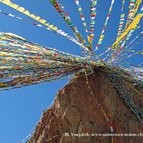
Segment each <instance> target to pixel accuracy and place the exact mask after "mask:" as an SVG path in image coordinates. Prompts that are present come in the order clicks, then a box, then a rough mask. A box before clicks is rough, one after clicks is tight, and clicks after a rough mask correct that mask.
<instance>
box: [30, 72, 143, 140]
mask: <svg viewBox="0 0 143 143" xmlns="http://www.w3.org/2000/svg"><path fill="white" fill-rule="evenodd" d="M87 78H88V82H87ZM87 78H86V76H85V74H84V73H81V74H79V75H78V76H76V77H75V78H73V79H72V80H71V81H70V83H69V84H68V85H66V86H65V87H64V88H63V89H62V90H60V91H59V93H58V94H57V96H56V98H55V101H54V104H53V105H52V106H51V107H50V108H49V109H48V110H46V111H44V113H43V116H42V118H41V120H40V121H39V123H38V125H37V127H36V130H35V132H34V134H33V135H32V137H31V139H30V140H29V141H28V143H143V136H142V137H141V136H139V137H133V136H132V137H122V136H120V137H110V136H105V137H104V136H101V137H96V136H94V135H92V134H99V133H100V134H105V133H111V131H112V130H113V133H118V134H125V133H132V134H138V133H142V134H143V123H141V121H139V120H138V119H137V117H136V116H135V115H134V113H133V112H132V111H131V110H130V108H129V107H128V106H127V105H126V104H125V103H124V101H123V100H122V99H121V97H120V95H119V93H118V92H117V90H116V88H115V87H114V85H113V83H112V82H111V81H110V79H109V78H108V77H107V76H105V75H104V73H102V72H98V71H97V72H95V73H93V74H90V75H88V77H87ZM119 84H120V83H119ZM122 85H123V87H124V88H125V89H126V91H127V92H129V93H131V94H130V95H128V96H130V98H131V100H132V101H133V102H134V103H135V105H136V106H137V107H138V108H139V109H140V110H141V111H143V93H141V92H138V91H139V89H136V90H134V89H133V88H132V87H131V86H129V84H128V83H127V82H123V81H122ZM139 93H140V94H139ZM73 134H74V135H73ZM75 134H78V135H81V137H77V136H76V135H75ZM82 135H84V136H82Z"/></svg>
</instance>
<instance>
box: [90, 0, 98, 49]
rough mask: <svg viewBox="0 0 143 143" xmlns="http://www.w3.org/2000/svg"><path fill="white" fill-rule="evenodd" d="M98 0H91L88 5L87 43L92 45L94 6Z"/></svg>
mask: <svg viewBox="0 0 143 143" xmlns="http://www.w3.org/2000/svg"><path fill="white" fill-rule="evenodd" d="M97 2H98V0H91V7H90V31H89V36H88V42H89V45H90V46H91V47H92V42H93V38H94V28H95V18H96V6H97Z"/></svg>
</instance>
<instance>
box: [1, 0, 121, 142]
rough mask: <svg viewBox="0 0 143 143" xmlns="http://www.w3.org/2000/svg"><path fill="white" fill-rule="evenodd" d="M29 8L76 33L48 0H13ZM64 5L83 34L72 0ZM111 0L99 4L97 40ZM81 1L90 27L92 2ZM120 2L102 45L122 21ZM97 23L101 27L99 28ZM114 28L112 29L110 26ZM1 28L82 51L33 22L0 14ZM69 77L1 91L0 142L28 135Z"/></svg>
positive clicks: (60, 47) (17, 13)
mask: <svg viewBox="0 0 143 143" xmlns="http://www.w3.org/2000/svg"><path fill="white" fill-rule="evenodd" d="M12 2H15V3H17V4H19V5H21V6H23V7H25V8H26V9H28V10H29V11H31V13H35V14H37V15H39V16H40V17H42V18H44V19H46V20H47V21H48V22H50V23H52V24H54V25H57V26H58V27H59V28H60V29H62V30H64V31H65V32H67V33H69V34H70V35H72V36H74V35H73V33H72V31H71V29H70V28H69V27H68V26H67V25H66V23H65V22H64V20H63V19H62V18H61V17H60V15H59V14H58V13H57V11H56V10H55V9H54V8H53V6H52V5H51V4H50V3H49V1H48V0H36V1H33V0H20V1H19V0H12ZM61 2H62V4H63V5H65V9H66V10H67V11H68V12H69V14H70V15H71V19H72V21H73V23H74V24H75V25H77V27H78V28H79V31H80V32H81V33H82V34H84V30H83V27H82V23H81V21H80V17H79V14H78V11H77V8H76V5H75V3H74V1H73V0H67V1H65V0H61ZM109 4H110V2H109V1H108V2H107V1H104V0H102V2H100V3H99V6H98V9H97V10H98V15H97V19H96V28H95V33H96V34H95V41H94V44H95V43H96V42H97V39H98V37H99V34H100V32H101V28H102V27H103V21H104V20H105V18H106V14H107V10H108V8H109ZM81 5H82V6H83V10H84V13H85V16H86V19H87V20H86V21H87V23H88V27H89V6H90V1H87V0H82V3H81ZM120 7H121V3H118V2H117V1H116V3H115V7H114V9H113V12H112V14H111V15H112V23H111V22H109V25H108V27H107V31H106V35H108V36H106V37H105V42H103V46H105V47H107V46H110V45H111V44H112V43H113V41H114V40H115V33H116V32H117V25H118V22H119V15H118V14H119V11H120ZM0 9H1V10H3V11H5V12H8V13H12V14H15V15H17V16H20V17H23V18H24V19H27V20H30V21H33V20H31V19H30V18H28V17H27V16H25V15H23V14H21V13H19V12H17V11H15V10H13V9H11V8H9V7H7V6H5V5H3V4H1V3H0ZM97 27H98V28H97ZM111 29H112V30H111ZM0 31H1V32H11V33H15V34H17V35H20V36H22V37H24V38H26V39H27V40H28V41H32V42H36V43H38V44H40V45H43V46H49V47H52V48H56V49H58V50H62V51H65V52H68V53H72V54H77V55H80V54H81V50H80V48H79V47H78V46H77V45H75V44H74V43H72V42H71V41H69V40H67V39H66V38H64V37H62V36H59V35H57V34H55V33H52V32H49V31H46V30H44V29H41V28H38V27H34V26H33V25H30V24H27V23H24V22H22V21H18V20H16V19H13V18H10V17H7V16H4V15H1V14H0ZM68 80H69V79H65V80H57V81H53V82H50V83H41V84H38V85H32V86H28V87H24V88H20V89H13V90H9V91H3V92H0V114H1V116H0V117H1V118H0V143H16V142H18V141H21V140H22V139H24V138H25V137H26V136H27V135H29V133H30V131H31V130H32V129H33V128H34V127H35V125H36V123H37V122H38V121H39V119H40V117H41V114H42V111H44V110H45V109H47V108H48V107H49V106H50V105H51V104H52V102H53V100H54V98H55V95H56V93H57V92H58V90H59V89H61V88H62V87H63V86H64V85H65V84H66V83H67V82H68Z"/></svg>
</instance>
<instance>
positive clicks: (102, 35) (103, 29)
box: [95, 0, 115, 50]
mask: <svg viewBox="0 0 143 143" xmlns="http://www.w3.org/2000/svg"><path fill="white" fill-rule="evenodd" d="M114 3H115V0H112V1H111V4H110V8H109V11H108V14H107V17H106V20H105V23H104V27H103V28H102V31H101V34H100V37H99V40H98V43H97V45H96V48H95V50H97V49H98V48H99V46H100V45H101V44H102V42H103V39H104V37H105V35H104V34H105V29H106V27H107V24H108V21H109V18H110V14H111V12H112V9H113V5H114Z"/></svg>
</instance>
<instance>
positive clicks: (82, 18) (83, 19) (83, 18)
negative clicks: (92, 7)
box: [75, 0, 88, 33]
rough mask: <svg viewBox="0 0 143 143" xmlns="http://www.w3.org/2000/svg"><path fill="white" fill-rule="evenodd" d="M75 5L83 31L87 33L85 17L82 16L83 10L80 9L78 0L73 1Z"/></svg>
mask: <svg viewBox="0 0 143 143" xmlns="http://www.w3.org/2000/svg"><path fill="white" fill-rule="evenodd" d="M75 4H76V5H77V8H78V12H79V14H80V18H81V20H82V22H83V26H84V29H85V32H86V33H87V32H88V29H87V24H86V21H85V16H84V14H83V10H82V7H81V5H80V3H79V0H75Z"/></svg>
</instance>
